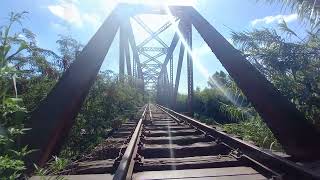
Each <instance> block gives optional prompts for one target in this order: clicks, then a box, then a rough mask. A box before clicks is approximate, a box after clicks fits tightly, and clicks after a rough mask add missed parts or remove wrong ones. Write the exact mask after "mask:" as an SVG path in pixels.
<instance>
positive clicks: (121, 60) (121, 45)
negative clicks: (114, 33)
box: [119, 23, 126, 82]
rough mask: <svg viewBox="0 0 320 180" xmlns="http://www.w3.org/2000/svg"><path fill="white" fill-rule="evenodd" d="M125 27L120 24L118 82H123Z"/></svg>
mask: <svg viewBox="0 0 320 180" xmlns="http://www.w3.org/2000/svg"><path fill="white" fill-rule="evenodd" d="M125 32H126V31H125V26H124V24H123V23H121V24H120V32H119V81H120V82H123V80H124V63H125V44H126V35H125Z"/></svg>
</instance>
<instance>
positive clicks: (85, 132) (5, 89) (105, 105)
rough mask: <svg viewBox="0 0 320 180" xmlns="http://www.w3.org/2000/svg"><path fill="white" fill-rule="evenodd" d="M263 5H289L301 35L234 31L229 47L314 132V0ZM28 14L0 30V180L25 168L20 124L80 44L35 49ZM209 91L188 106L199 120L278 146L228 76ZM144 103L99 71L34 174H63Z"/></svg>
mask: <svg viewBox="0 0 320 180" xmlns="http://www.w3.org/2000/svg"><path fill="white" fill-rule="evenodd" d="M265 1H267V2H271V3H273V2H283V4H284V6H289V7H291V9H292V11H293V12H298V14H299V15H300V17H301V18H302V20H303V23H304V25H305V26H306V29H307V31H306V32H305V33H303V34H302V35H299V34H298V33H297V32H294V31H293V30H292V29H290V27H288V25H287V24H286V23H285V22H282V23H280V24H279V28H278V29H273V28H264V29H254V30H252V31H245V32H232V40H233V43H234V44H235V45H236V46H237V48H238V49H239V50H241V51H242V52H243V54H244V55H245V56H246V57H247V59H248V61H249V62H250V63H251V64H252V65H253V66H254V67H256V68H257V69H258V70H259V71H260V72H261V73H262V74H263V75H264V76H265V77H266V78H267V79H268V80H269V81H270V82H272V83H273V84H274V85H275V87H276V88H278V89H279V90H280V91H281V92H282V93H283V94H284V95H285V96H287V97H288V99H290V100H291V101H292V102H293V103H295V104H296V106H297V108H298V109H299V110H300V111H302V112H303V113H304V114H305V116H306V118H307V119H308V120H309V121H310V122H311V123H313V124H314V125H316V126H317V127H318V128H320V118H319V113H320V94H319V93H320V75H319V74H320V57H319V56H320V30H319V29H320V24H319V23H320V21H319V6H315V4H312V3H310V2H313V1H299V0H296V1H289V0H282V1H280V0H279V1H275V0H265ZM314 2H315V1H314ZM27 14H28V13H27V12H22V13H11V14H10V15H9V20H8V22H7V24H3V25H2V26H0V27H1V29H0V100H1V102H0V179H3V178H7V179H17V178H19V177H22V176H23V172H24V170H25V168H26V167H25V163H24V161H23V159H24V157H25V156H26V155H28V154H29V153H31V152H32V151H34V150H32V149H29V148H28V147H27V146H25V147H22V146H21V145H20V137H21V136H22V135H23V134H24V133H25V132H26V131H28V130H29V129H26V128H24V124H25V123H26V122H27V121H28V118H29V116H30V112H32V111H33V110H34V109H35V108H37V106H38V104H39V102H40V101H41V100H43V99H44V98H45V97H46V95H47V94H48V92H50V90H51V89H52V88H53V87H54V85H55V84H56V82H57V81H58V79H59V78H60V77H61V75H62V74H63V72H65V71H66V69H67V68H68V67H69V66H70V65H71V64H72V62H73V61H74V60H75V57H76V56H77V53H78V52H79V51H81V49H82V47H83V46H82V44H81V43H80V42H78V41H77V40H75V39H73V38H72V37H70V36H60V37H59V39H58V40H57V41H56V43H57V47H58V48H57V52H53V51H51V50H46V49H43V48H41V47H39V46H38V44H37V41H36V35H35V34H34V33H32V31H31V30H28V29H26V28H23V20H24V18H25V16H27ZM13 29H14V31H13ZM208 86H209V87H208V88H206V89H203V90H200V89H199V88H198V89H196V91H195V98H194V104H193V109H194V111H195V116H196V117H197V118H199V119H200V120H202V121H203V122H206V123H208V124H215V125H219V126H221V127H222V128H224V130H226V131H227V132H228V133H231V134H235V135H239V136H241V137H243V139H245V140H248V141H253V142H254V143H255V144H257V145H258V146H260V147H263V148H268V149H277V150H280V149H281V147H280V145H279V144H278V143H277V142H276V140H275V138H274V136H273V135H272V133H271V131H270V130H269V129H268V128H267V126H266V124H265V123H264V122H263V121H262V120H261V118H260V117H259V115H258V114H257V112H256V111H255V110H254V108H253V107H252V106H251V104H250V102H248V101H247V99H246V97H245V96H244V95H243V94H242V92H241V91H240V90H239V89H238V88H237V86H236V84H235V83H234V81H233V80H232V78H230V77H229V76H228V75H227V74H226V73H224V72H216V73H215V74H213V75H212V77H211V78H210V79H209V80H208ZM185 102H186V96H184V95H178V102H177V105H178V107H177V110H178V111H181V112H186V111H187V108H186V106H185ZM142 103H143V96H142V93H141V92H140V91H139V90H137V89H136V88H134V87H132V86H130V85H128V84H125V83H119V81H118V76H117V75H116V74H114V73H112V72H111V71H106V72H101V73H99V75H98V77H97V80H96V82H95V84H94V85H93V87H92V88H91V90H90V92H89V95H88V97H87V99H86V101H85V103H84V105H83V107H82V109H81V112H80V113H79V115H78V116H77V119H76V121H75V122H76V123H75V125H74V126H73V128H72V130H71V132H70V134H69V137H68V140H67V142H66V144H65V145H64V146H63V149H62V152H61V153H60V155H59V157H57V156H54V157H53V158H52V160H50V161H49V162H48V166H47V167H46V168H39V167H37V166H36V174H38V175H47V174H56V173H57V172H60V171H61V170H63V169H64V167H65V166H66V165H67V164H68V163H70V162H71V161H73V160H74V159H77V158H79V157H80V155H81V154H84V153H86V152H87V151H89V150H90V149H92V147H94V146H95V145H96V144H98V143H99V142H101V140H103V139H104V138H105V137H106V136H107V133H108V131H109V130H110V129H111V128H113V127H117V126H119V124H120V123H121V122H123V121H125V120H126V119H128V118H130V116H131V115H132V112H133V111H135V109H136V108H137V107H138V106H139V105H141V104H142ZM119 114H120V116H119Z"/></svg>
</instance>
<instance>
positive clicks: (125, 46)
mask: <svg viewBox="0 0 320 180" xmlns="http://www.w3.org/2000/svg"><path fill="white" fill-rule="evenodd" d="M127 37H128V36H126V42H125V44H124V48H125V53H126V64H127V74H128V76H132V70H131V57H130V50H129V41H128V39H127Z"/></svg>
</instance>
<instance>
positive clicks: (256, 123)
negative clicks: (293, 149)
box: [222, 116, 282, 151]
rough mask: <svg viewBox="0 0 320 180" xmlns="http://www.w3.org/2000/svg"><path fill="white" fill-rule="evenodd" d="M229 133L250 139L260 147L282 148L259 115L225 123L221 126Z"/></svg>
mask: <svg viewBox="0 0 320 180" xmlns="http://www.w3.org/2000/svg"><path fill="white" fill-rule="evenodd" d="M222 127H223V129H224V130H226V132H227V133H229V134H234V135H238V136H241V137H242V138H243V139H244V140H246V141H252V142H254V143H255V144H256V145H257V146H259V147H261V148H266V149H270V150H278V151H279V150H282V149H281V146H280V144H279V143H277V140H276V139H275V137H274V136H273V134H272V132H271V131H270V129H269V128H268V127H267V125H266V124H265V123H264V122H263V121H262V120H261V118H260V117H259V116H256V117H253V118H251V119H248V120H243V121H241V122H239V123H232V124H225V125H223V126H222Z"/></svg>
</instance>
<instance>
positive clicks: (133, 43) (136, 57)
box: [126, 21, 143, 80]
mask: <svg viewBox="0 0 320 180" xmlns="http://www.w3.org/2000/svg"><path fill="white" fill-rule="evenodd" d="M126 27H127V33H128V38H129V42H130V46H131V50H132V54H133V58H134V60H135V62H136V63H137V71H138V78H139V79H142V80H143V73H142V69H141V64H140V58H139V53H138V50H137V46H136V40H135V39H134V35H133V31H132V26H131V24H130V21H128V22H127V26H126Z"/></svg>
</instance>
